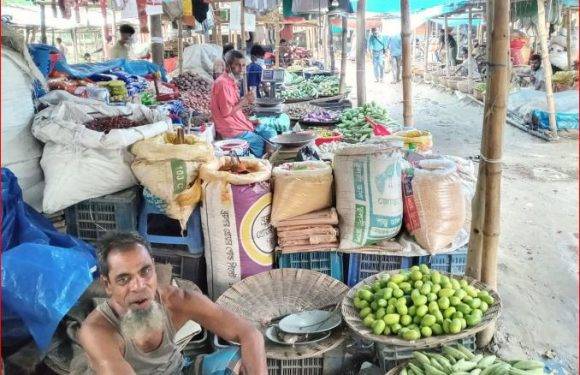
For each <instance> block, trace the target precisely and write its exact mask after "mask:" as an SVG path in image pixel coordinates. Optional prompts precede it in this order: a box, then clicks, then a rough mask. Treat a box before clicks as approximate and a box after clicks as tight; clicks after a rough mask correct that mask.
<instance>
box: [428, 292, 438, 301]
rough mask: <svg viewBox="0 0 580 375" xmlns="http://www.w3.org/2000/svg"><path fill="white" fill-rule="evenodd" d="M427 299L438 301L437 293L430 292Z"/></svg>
mask: <svg viewBox="0 0 580 375" xmlns="http://www.w3.org/2000/svg"><path fill="white" fill-rule="evenodd" d="M427 301H429V302H433V301H437V294H435V293H429V295H428V296H427Z"/></svg>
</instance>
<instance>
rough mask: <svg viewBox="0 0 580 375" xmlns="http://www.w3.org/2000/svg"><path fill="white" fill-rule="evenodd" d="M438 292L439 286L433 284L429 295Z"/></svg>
mask: <svg viewBox="0 0 580 375" xmlns="http://www.w3.org/2000/svg"><path fill="white" fill-rule="evenodd" d="M440 290H441V285H439V284H433V286H432V287H431V293H439V291H440Z"/></svg>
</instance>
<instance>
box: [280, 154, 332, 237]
mask: <svg viewBox="0 0 580 375" xmlns="http://www.w3.org/2000/svg"><path fill="white" fill-rule="evenodd" d="M272 178H273V181H274V200H273V202H272V224H273V225H274V226H276V225H277V224H278V223H279V222H280V221H282V220H286V219H291V218H293V217H296V216H300V215H304V214H309V213H311V212H314V211H319V210H322V209H324V208H328V207H330V206H331V205H332V168H331V167H330V165H328V164H327V163H325V162H322V161H303V162H297V163H285V164H282V165H280V166H278V167H276V168H274V170H273V171H272Z"/></svg>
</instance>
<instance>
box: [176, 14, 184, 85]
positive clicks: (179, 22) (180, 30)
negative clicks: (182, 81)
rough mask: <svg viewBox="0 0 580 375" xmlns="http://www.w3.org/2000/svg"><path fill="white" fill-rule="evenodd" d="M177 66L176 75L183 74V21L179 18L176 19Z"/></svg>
mask: <svg viewBox="0 0 580 375" xmlns="http://www.w3.org/2000/svg"><path fill="white" fill-rule="evenodd" d="M177 64H178V69H179V70H178V73H179V74H180V75H181V74H182V73H183V21H182V20H181V17H180V18H178V19H177Z"/></svg>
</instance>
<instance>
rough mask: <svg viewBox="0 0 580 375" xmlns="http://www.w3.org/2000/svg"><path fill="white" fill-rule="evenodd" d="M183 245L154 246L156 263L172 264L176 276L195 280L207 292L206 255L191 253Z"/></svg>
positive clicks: (152, 250)
mask: <svg viewBox="0 0 580 375" xmlns="http://www.w3.org/2000/svg"><path fill="white" fill-rule="evenodd" d="M183 247H184V246H181V245H164V246H163V247H160V246H153V248H152V249H151V253H152V255H153V259H154V260H155V262H156V263H164V264H167V263H168V264H171V267H172V274H173V276H174V277H179V278H181V279H185V280H190V281H193V282H194V283H195V284H196V285H197V286H198V287H199V289H201V291H202V292H203V293H204V294H207V278H206V266H205V257H204V256H203V254H191V253H189V252H188V251H187V250H184V249H183Z"/></svg>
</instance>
